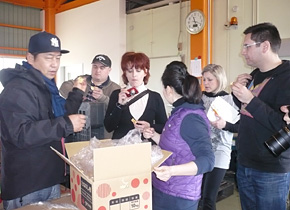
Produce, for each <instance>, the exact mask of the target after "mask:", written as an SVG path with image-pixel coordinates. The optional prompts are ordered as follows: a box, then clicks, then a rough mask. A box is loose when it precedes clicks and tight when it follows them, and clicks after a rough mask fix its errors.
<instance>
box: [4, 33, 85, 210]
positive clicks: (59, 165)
mask: <svg viewBox="0 0 290 210" xmlns="http://www.w3.org/2000/svg"><path fill="white" fill-rule="evenodd" d="M63 53H68V51H66V50H61V45H60V40H59V38H58V37H57V36H55V35H53V34H50V33H47V32H40V33H37V34H35V35H33V36H32V37H31V38H30V40H29V46H28V53H27V55H26V58H27V62H23V65H18V64H17V65H16V67H15V68H14V69H3V70H1V72H0V78H1V83H2V85H3V87H4V90H3V91H2V93H1V95H0V120H1V134H2V135H1V143H2V145H1V146H2V165H1V166H2V167H1V193H2V199H3V206H4V209H5V210H11V209H15V208H20V207H21V206H25V205H28V204H31V203H34V202H39V201H46V200H50V199H56V198H59V197H60V183H62V182H64V175H65V163H64V161H63V160H62V159H61V158H60V157H58V156H57V154H56V153H55V152H54V151H53V150H52V149H51V148H50V147H53V148H54V149H56V150H58V151H59V152H60V153H63V154H64V152H65V148H64V144H63V143H64V138H65V137H67V136H68V135H70V134H72V133H73V132H78V131H81V130H82V129H83V127H84V124H85V121H86V120H85V116H84V115H81V114H74V113H76V112H77V110H78V109H79V106H80V104H81V102H82V95H83V90H85V88H86V84H85V83H83V84H76V87H79V88H80V89H79V88H75V89H74V91H73V92H72V93H71V96H70V97H68V100H67V101H66V100H65V99H63V98H62V97H61V96H60V95H59V92H58V89H57V87H56V84H55V81H54V77H55V76H56V73H57V71H58V68H59V65H60V57H61V55H62V54H63Z"/></svg>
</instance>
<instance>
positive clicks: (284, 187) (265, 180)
mask: <svg viewBox="0 0 290 210" xmlns="http://www.w3.org/2000/svg"><path fill="white" fill-rule="evenodd" d="M237 181H238V187H239V194H240V199H241V205H242V209H243V210H278V209H279V210H285V209H286V201H287V197H288V192H289V184H290V173H270V172H263V171H259V170H256V169H252V168H246V167H244V166H242V165H240V164H238V170H237Z"/></svg>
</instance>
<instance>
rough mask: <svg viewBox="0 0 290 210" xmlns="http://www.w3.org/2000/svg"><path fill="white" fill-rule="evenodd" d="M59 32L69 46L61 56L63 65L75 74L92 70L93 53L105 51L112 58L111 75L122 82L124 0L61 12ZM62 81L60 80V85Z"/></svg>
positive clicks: (97, 3)
mask: <svg viewBox="0 0 290 210" xmlns="http://www.w3.org/2000/svg"><path fill="white" fill-rule="evenodd" d="M56 34H57V35H58V36H59V37H60V39H61V41H62V47H63V48H64V49H68V50H70V53H69V54H65V55H63V56H62V60H61V65H62V66H65V67H69V69H71V72H70V74H71V75H73V77H74V75H75V74H78V73H82V72H83V73H87V74H90V72H91V62H92V60H93V58H94V56H95V55H96V54H100V53H102V54H107V55H108V56H109V57H110V58H111V60H112V71H111V74H110V76H111V79H112V80H113V81H115V82H117V83H119V81H120V59H121V57H120V55H122V54H123V53H124V52H125V51H126V14H125V0H118V1H116V0H102V1H97V2H94V3H91V4H88V5H85V6H82V7H78V8H76V9H72V10H68V11H66V12H62V13H59V14H57V15H56ZM76 71H77V73H76ZM59 73H60V74H61V73H62V68H61V69H60V71H59ZM58 78H62V76H60V75H58ZM61 82H62V81H60V80H58V85H59V83H61Z"/></svg>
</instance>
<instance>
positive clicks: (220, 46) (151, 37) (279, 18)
mask: <svg viewBox="0 0 290 210" xmlns="http://www.w3.org/2000/svg"><path fill="white" fill-rule="evenodd" d="M234 6H237V12H234V11H233V10H232V8H233V7H234ZM180 9H181V10H180ZM212 9H213V46H212V47H213V52H212V53H213V58H212V61H213V63H217V64H220V65H222V66H223V67H224V68H225V70H226V72H227V76H228V80H229V82H231V81H233V80H234V79H235V78H236V76H237V75H239V74H241V73H244V72H250V71H251V68H249V67H248V66H246V65H245V63H244V60H243V58H242V57H241V54H240V51H241V47H242V42H243V31H244V30H245V29H246V28H247V27H248V26H250V25H253V24H255V23H260V22H266V21H267V22H272V23H273V24H275V25H276V26H277V27H278V29H279V31H280V33H281V38H290V27H289V23H288V22H289V21H288V20H290V13H289V11H288V10H289V9H290V1H289V0H277V1H273V0H212ZM189 10H190V1H187V2H183V3H182V6H181V7H180V6H179V3H178V4H173V5H168V6H165V7H161V8H158V9H152V10H148V11H141V12H138V13H135V14H130V15H127V48H128V49H135V50H137V51H144V52H146V53H148V55H149V56H150V57H155V56H171V55H174V54H176V53H179V54H180V55H182V56H184V61H185V63H186V64H187V66H189V62H190V61H189V59H190V40H189V35H188V33H187V32H186V30H185V27H184V19H185V17H186V15H187V13H188V12H189ZM180 13H181V21H177V20H178V19H179V14H180ZM163 15H164V16H165V17H163ZM232 16H236V17H238V22H239V24H238V27H237V29H228V28H226V27H225V26H224V25H225V24H227V23H228V22H229V21H230V18H231V17H232ZM157 17H158V18H157ZM175 19H176V20H175ZM166 21H167V23H165V22H166ZM131 25H133V26H134V29H133V30H132V28H130V26H131ZM135 25H136V26H135ZM143 26H144V27H143ZM179 27H180V28H179ZM179 29H181V33H180V34H181V36H180V38H179V39H178V38H177V37H178V36H177V35H178V34H179ZM177 42H182V45H183V50H182V51H181V52H178V51H177V48H176V46H177ZM192 45H193V46H194V43H192ZM155 60H156V59H155ZM160 65H161V62H160ZM164 67H165V65H164ZM164 67H163V69H164ZM163 69H162V68H161V69H158V70H160V71H162V70H163ZM154 71H155V70H154Z"/></svg>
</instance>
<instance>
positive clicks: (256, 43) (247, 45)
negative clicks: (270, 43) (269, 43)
mask: <svg viewBox="0 0 290 210" xmlns="http://www.w3.org/2000/svg"><path fill="white" fill-rule="evenodd" d="M258 44H261V42H254V43H252V44H244V45H243V48H244V49H246V50H247V49H249V48H250V47H252V46H255V45H258Z"/></svg>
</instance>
